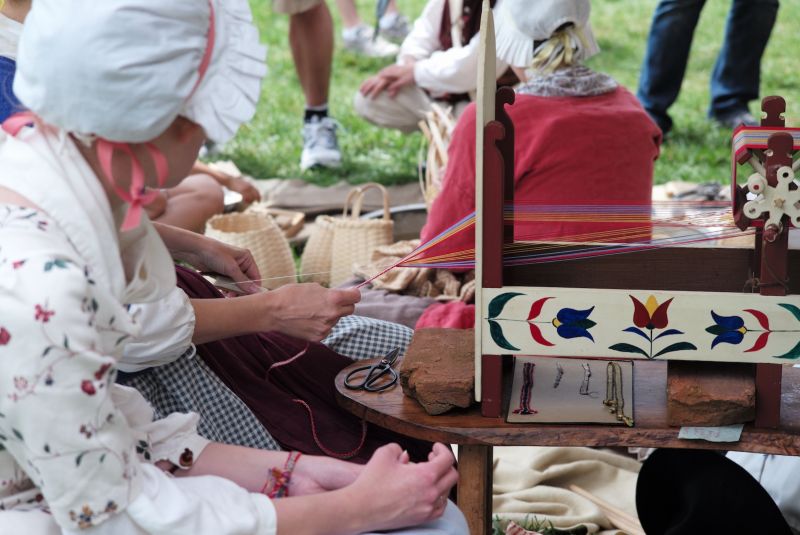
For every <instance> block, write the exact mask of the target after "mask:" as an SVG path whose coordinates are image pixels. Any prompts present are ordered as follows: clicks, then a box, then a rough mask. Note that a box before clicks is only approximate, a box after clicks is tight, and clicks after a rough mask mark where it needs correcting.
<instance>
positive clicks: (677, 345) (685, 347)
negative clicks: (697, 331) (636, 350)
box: [653, 342, 697, 358]
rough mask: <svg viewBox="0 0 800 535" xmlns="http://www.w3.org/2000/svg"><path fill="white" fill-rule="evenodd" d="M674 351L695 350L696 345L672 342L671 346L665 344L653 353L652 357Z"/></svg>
mask: <svg viewBox="0 0 800 535" xmlns="http://www.w3.org/2000/svg"><path fill="white" fill-rule="evenodd" d="M674 351H697V346H695V345H694V344H692V343H689V342H678V343H675V344H672V345H671V346H667V347H665V348H664V349H662V350H661V351H659V352H658V353H656V354H655V355H653V358H656V357H659V356H661V355H666V354H667V353H672V352H674Z"/></svg>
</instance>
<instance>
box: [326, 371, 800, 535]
mask: <svg viewBox="0 0 800 535" xmlns="http://www.w3.org/2000/svg"><path fill="white" fill-rule="evenodd" d="M364 364H365V363H364V362H358V363H356V364H353V366H351V367H350V368H352V367H357V366H363V365H364ZM350 368H346V369H345V370H343V371H342V372H341V373H340V374H339V375H338V376H337V377H336V391H337V400H338V402H339V404H340V405H341V406H342V407H344V408H345V409H346V410H348V411H350V412H351V413H353V414H355V415H356V416H359V417H361V418H364V419H365V420H366V421H368V422H370V423H373V424H376V425H379V426H381V427H385V428H387V429H391V430H393V431H397V432H399V433H402V434H405V435H408V436H411V437H415V438H419V439H423V440H430V441H438V442H444V443H446V444H458V445H459V463H458V471H459V476H460V483H461V484H460V485H459V487H458V505H459V507H460V508H461V510H462V511H463V512H464V514H465V515H466V517H467V521H468V523H469V526H470V531H471V533H472V534H473V535H483V534H484V533H491V530H490V523H491V514H492V511H491V504H492V500H491V498H492V447H493V446H598V447H613V446H626V447H627V446H638V447H648V448H695V449H718V450H736V451H749V452H760V453H775V454H780V455H800V369H797V368H792V367H788V366H786V367H784V369H783V391H782V397H781V403H782V405H781V425H780V427H779V428H778V429H753V428H752V427H750V426H746V427H745V429H744V431H743V432H742V437H741V440H740V441H739V442H736V443H712V442H705V441H698V440H683V439H679V438H678V430H679V429H678V428H676V427H669V426H668V425H667V414H666V406H667V400H666V391H667V388H666V380H667V374H666V371H667V367H666V363H665V362H658V361H652V362H647V361H645V362H642V361H637V362H636V363H635V365H634V418H635V421H636V425H635V427H632V428H629V427H618V426H604V425H563V424H550V425H542V424H538V425H537V424H509V423H506V422H505V421H504V420H502V419H494V418H484V417H482V416H481V415H480V410H479V408H478V407H477V406H473V407H472V408H470V409H465V410H456V411H452V412H449V413H447V414H443V415H439V416H430V415H429V414H427V413H426V412H425V411H424V410H423V409H422V406H420V405H419V404H418V403H417V402H416V401H415V400H414V399H412V398H409V397H406V396H405V395H403V392H402V390H401V389H400V386H399V385H398V386H397V387H395V388H393V389H391V390H389V391H387V392H381V393H369V392H363V391H353V390H348V389H347V388H345V387H344V384H343V381H344V376H345V375H346V374H347V373H348V371H349V370H350ZM508 390H510V389H508Z"/></svg>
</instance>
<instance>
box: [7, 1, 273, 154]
mask: <svg viewBox="0 0 800 535" xmlns="http://www.w3.org/2000/svg"><path fill="white" fill-rule="evenodd" d="M211 6H213V12H214V13H213V14H214V16H213V24H214V27H213V36H214V39H213V44H214V47H213V50H210V53H211V55H210V63H209V65H208V69H207V71H206V72H205V74H204V76H203V78H202V80H201V81H200V83H199V85H197V83H198V79H199V75H200V64H201V62H202V61H203V58H204V56H206V49H207V48H208V43H209V42H210V41H209V37H210V35H211V34H212V32H211V31H210V29H211V26H210V24H211ZM265 56H266V48H265V47H264V46H262V45H261V44H260V43H259V39H258V30H257V29H256V28H255V26H253V24H252V15H251V12H250V8H249V6H248V4H247V0H70V1H65V0H36V1H35V2H33V9H32V10H31V12H30V14H29V15H28V17H27V19H26V20H25V27H24V29H23V31H22V37H21V39H20V45H19V55H18V60H17V73H16V77H15V81H14V92H15V93H16V94H17V96H18V97H19V99H20V101H21V102H22V103H23V104H24V105H25V106H26V107H27V108H29V109H30V110H31V111H33V112H34V113H35V114H36V115H38V116H39V117H41V118H42V120H43V121H44V122H46V123H49V124H52V125H55V126H57V127H59V128H62V129H64V130H67V131H69V132H74V133H77V134H83V135H96V136H98V137H101V138H104V139H107V140H109V141H116V142H132V143H140V142H144V141H149V140H151V139H154V138H155V137H157V136H158V135H160V134H161V133H163V132H164V131H165V130H166V128H167V127H168V126H169V125H170V124H171V123H172V121H173V120H174V119H175V118H176V117H177V116H178V115H182V116H185V117H187V118H189V119H191V120H192V121H194V122H196V123H198V124H199V125H201V126H202V127H203V129H204V130H205V133H206V136H207V137H208V138H209V139H212V140H213V141H216V142H219V143H222V142H225V141H227V140H229V139H230V138H232V137H233V135H234V134H235V133H236V130H237V129H238V128H239V126H240V125H241V124H242V123H244V122H246V121H248V120H250V119H251V118H252V117H253V115H254V114H255V110H256V104H257V102H258V98H259V94H260V91H261V79H262V77H263V76H264V74H265V73H266V65H265V62H264V60H265ZM196 85H197V87H196V88H195V86H196Z"/></svg>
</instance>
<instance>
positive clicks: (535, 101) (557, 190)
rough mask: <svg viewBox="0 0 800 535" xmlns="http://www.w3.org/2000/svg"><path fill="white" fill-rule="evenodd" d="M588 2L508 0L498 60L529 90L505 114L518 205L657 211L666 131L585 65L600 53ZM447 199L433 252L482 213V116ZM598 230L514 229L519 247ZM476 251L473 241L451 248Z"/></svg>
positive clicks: (454, 152) (450, 173) (435, 216)
mask: <svg viewBox="0 0 800 535" xmlns="http://www.w3.org/2000/svg"><path fill="white" fill-rule="evenodd" d="M589 11H590V4H589V0H538V1H537V2H535V3H531V2H527V1H525V0H504V2H503V3H502V4H501V5H500V6H498V8H497V15H496V21H495V24H496V26H495V34H496V41H497V57H498V58H499V59H500V60H502V61H504V62H507V63H508V64H510V65H512V66H513V67H514V70H515V72H516V73H517V75H518V76H519V77H520V79H522V80H523V83H522V84H521V85H520V86H519V88H518V89H517V94H516V101H515V103H514V104H513V105H511V106H509V107H507V108H506V110H507V112H508V114H509V116H510V117H511V120H512V121H513V123H514V130H515V136H516V141H515V147H514V184H515V190H514V196H515V199H516V200H520V201H528V202H530V201H534V202H536V201H538V202H543V203H551V204H576V203H580V202H581V201H589V202H598V201H601V202H606V203H610V204H614V203H639V204H649V203H650V199H651V195H652V193H651V190H652V184H653V169H654V163H655V160H656V158H657V157H658V154H659V145H660V142H661V131H660V130H659V129H658V127H657V126H656V125H655V123H653V121H652V120H651V119H650V117H648V115H647V113H646V112H645V111H644V110H643V109H642V107H641V105H640V104H639V103H638V101H637V100H636V97H635V96H633V95H632V94H631V93H630V92H629V91H628V90H627V89H625V88H624V87H622V86H620V85H619V84H618V83H617V82H616V81H615V80H614V79H613V78H611V77H610V76H608V75H607V74H602V73H598V72H594V71H593V70H591V69H590V68H589V67H587V66H585V65H584V61H585V60H586V59H588V58H589V57H591V56H593V55H594V54H596V53H597V52H598V51H599V50H598V47H597V44H596V42H595V39H594V36H593V34H592V30H591V27H590V25H589ZM448 162H449V163H448V165H447V169H446V171H445V177H444V180H443V186H442V188H443V189H442V191H441V193H440V194H439V196H438V197H437V198H436V199H435V201H434V202H433V205H432V206H431V209H430V211H429V215H428V221H427V223H426V224H425V227H424V228H423V229H422V233H421V239H422V242H423V243H424V242H426V241H428V240H430V239H431V238H433V237H434V236H436V235H438V234H439V233H441V232H442V231H444V230H445V229H447V228H448V227H450V226H452V225H453V224H454V223H455V222H457V221H459V220H460V219H461V218H463V217H465V216H466V215H468V214H470V213H471V212H473V211H474V210H475V106H473V105H471V106H470V107H469V108H467V110H466V111H465V112H464V114H463V115H462V117H461V119H460V120H459V122H458V124H457V126H456V129H455V131H454V132H453V137H452V140H451V143H450V147H449V152H448ZM598 228H599V227H598V225H597V224H595V223H561V224H559V225H555V224H553V223H552V222H548V223H547V228H546V229H537V228H536V227H535V226H534V225H533V224H520V223H516V224H515V237H516V239H524V238H525V237H526V236H527V237H528V238H529V239H530V234H531V232H532V231H536V230H538V231H540V232H541V231H545V232H546V234H547V237H548V238H549V239H558V238H559V237H565V236H572V235H579V234H581V233H584V232H593V231H596V230H597V229H598ZM447 245H448V247H450V248H452V249H456V250H461V249H467V248H471V247H473V236H472V234H469V233H459V234H457V235H455V236H453V237H452V238H450V239H448V241H447Z"/></svg>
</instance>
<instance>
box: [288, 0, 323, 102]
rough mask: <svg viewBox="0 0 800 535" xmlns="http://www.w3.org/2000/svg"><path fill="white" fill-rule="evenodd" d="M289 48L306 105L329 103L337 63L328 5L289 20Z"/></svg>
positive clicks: (321, 5) (312, 9)
mask: <svg viewBox="0 0 800 535" xmlns="http://www.w3.org/2000/svg"><path fill="white" fill-rule="evenodd" d="M289 46H290V47H291V49H292V57H293V58H294V66H295V69H296V70H297V77H298V78H299V79H300V85H301V86H302V87H303V93H304V94H305V97H306V106H321V105H324V104H326V103H327V102H328V90H329V88H330V82H331V66H332V64H333V19H332V18H331V12H330V10H328V5H327V4H326V3H325V2H322V3H320V4H318V5H316V6H314V7H312V8H311V9H309V10H308V11H304V12H303V13H296V14H294V15H292V16H291V17H290V18H289Z"/></svg>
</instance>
